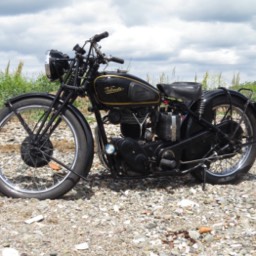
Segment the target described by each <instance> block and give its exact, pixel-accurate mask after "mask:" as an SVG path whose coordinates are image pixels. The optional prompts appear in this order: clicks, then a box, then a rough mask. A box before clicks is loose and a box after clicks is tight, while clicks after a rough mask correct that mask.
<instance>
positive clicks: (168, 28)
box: [0, 0, 256, 81]
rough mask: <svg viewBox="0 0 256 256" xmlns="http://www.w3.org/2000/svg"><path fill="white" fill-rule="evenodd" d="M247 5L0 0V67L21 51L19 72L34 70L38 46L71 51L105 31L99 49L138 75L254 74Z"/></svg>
mask: <svg viewBox="0 0 256 256" xmlns="http://www.w3.org/2000/svg"><path fill="white" fill-rule="evenodd" d="M20 2H22V4H20ZM255 13H256V5H255V4H254V0H244V1H243V2H241V1H238V0H232V1H230V0H226V1H222V0H216V1H210V2H209V1H208V2H207V1H204V0H193V1H192V0H186V1H185V0H173V1H171V2H170V1H168V0H160V1H158V2H157V3H156V2H155V1H153V0H144V1H139V2H138V1H135V0H130V1H122V2H120V1H119V0H104V1H103V0H95V1H84V0H73V1H59V0H57V1H49V0H45V1H32V0H27V1H18V0H17V1H14V0H13V1H12V0H10V1H1V3H0V23H1V29H0V52H1V57H2V60H1V62H0V70H3V69H4V68H5V67H6V64H7V62H8V60H9V59H10V60H11V64H12V65H15V63H17V62H18V61H19V60H20V59H23V60H25V66H24V69H25V70H26V73H28V74H29V72H31V73H34V72H35V71H36V70H38V72H42V71H43V68H44V54H45V52H46V50H48V49H51V48H53V49H58V50H61V51H63V52H66V53H68V54H69V55H70V56H72V48H73V46H74V45H75V44H76V43H79V44H80V45H82V44H83V42H84V41H85V40H86V39H88V38H89V37H91V36H93V35H94V34H97V33H101V32H103V31H109V32H110V37H109V38H107V39H105V40H104V41H102V42H101V43H100V44H101V45H102V50H103V52H106V53H107V54H111V55H113V56H117V57H121V58H124V59H125V60H126V64H125V65H124V68H125V67H127V66H129V67H130V70H131V72H134V73H135V75H138V76H141V77H142V78H143V77H144V78H145V77H146V76H147V74H149V73H150V74H151V75H152V76H153V77H158V76H159V74H161V73H162V72H165V73H167V74H170V73H172V70H173V69H174V68H175V69H176V72H177V73H179V78H180V79H186V80H190V79H193V78H194V76H195V74H204V73H205V72H206V71H210V72H211V71H212V72H226V73H227V74H228V75H227V76H230V74H231V76H232V74H233V73H234V72H237V71H240V72H241V77H242V78H244V79H251V80H254V73H253V71H254V69H255V64H254V59H255V58H254V57H255V56H256V50H255V47H254V45H256V30H255V28H256V25H255V24H256V15H254V14H255ZM116 66H117V65H112V66H111V67H113V68H115V67H116ZM229 79H230V81H231V79H232V78H229Z"/></svg>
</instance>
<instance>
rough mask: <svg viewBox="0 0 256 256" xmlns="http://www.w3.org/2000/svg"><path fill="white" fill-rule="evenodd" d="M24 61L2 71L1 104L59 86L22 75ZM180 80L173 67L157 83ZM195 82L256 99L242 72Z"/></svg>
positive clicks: (254, 88) (253, 86) (252, 85)
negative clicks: (251, 93) (225, 79)
mask: <svg viewBox="0 0 256 256" xmlns="http://www.w3.org/2000/svg"><path fill="white" fill-rule="evenodd" d="M23 65H24V63H23V62H20V63H19V65H18V67H17V68H16V70H14V72H10V62H9V63H8V64H7V66H6V68H5V70H4V71H0V106H2V105H3V103H4V102H5V101H6V100H7V99H8V98H10V97H13V96H16V95H19V94H22V93H28V92H54V91H56V90H57V88H58V83H52V82H50V81H49V80H48V79H47V78H46V76H45V75H43V74H41V75H39V76H38V77H37V78H36V79H34V80H33V79H28V78H26V77H24V76H23V75H22V69H23ZM147 80H148V82H150V83H153V81H152V80H153V79H152V77H150V76H149V75H147ZM175 80H179V79H178V78H177V76H176V70H175V68H173V70H172V72H171V77H169V76H168V75H166V74H165V73H162V74H160V76H159V78H158V81H157V83H159V82H160V83H171V82H172V81H175ZM194 81H195V82H199V83H202V85H203V88H204V89H214V88H217V87H228V88H231V89H233V90H239V89H241V88H246V89H249V90H252V91H253V92H254V93H253V96H252V98H253V99H254V100H256V93H255V92H256V81H254V82H245V83H240V74H239V73H237V74H234V76H233V79H232V81H231V83H230V84H227V83H226V82H225V81H224V79H223V78H222V74H221V73H220V74H217V75H211V74H210V73H209V72H205V74H204V77H203V78H202V80H201V81H200V80H199V79H198V77H197V75H195V77H194ZM242 93H244V94H246V95H249V92H248V91H242ZM76 104H77V105H78V106H79V107H82V108H85V107H86V106H87V104H85V102H84V100H82V99H81V100H79V101H78V102H77V103H76Z"/></svg>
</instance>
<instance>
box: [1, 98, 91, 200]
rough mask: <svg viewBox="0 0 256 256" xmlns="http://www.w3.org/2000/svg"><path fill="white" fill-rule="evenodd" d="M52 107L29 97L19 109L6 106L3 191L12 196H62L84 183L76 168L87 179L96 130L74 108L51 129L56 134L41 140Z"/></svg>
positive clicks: (2, 116)
mask: <svg viewBox="0 0 256 256" xmlns="http://www.w3.org/2000/svg"><path fill="white" fill-rule="evenodd" d="M51 103H52V101H51V100H48V99H43V98H36V97H35V98H29V99H23V100H20V101H18V102H16V103H15V104H14V105H13V109H15V111H13V110H11V109H10V108H8V107H6V108H4V109H3V110H2V111H1V113H0V191H1V192H2V193H4V194H5V195H7V196H11V197H25V198H32V197H33V198H38V199H46V198H51V199H53V198H57V197H60V196H62V195H63V194H65V193H67V192H68V191H69V190H71V189H72V188H73V187H74V186H75V185H76V183H77V182H78V181H79V177H78V176H77V175H76V174H74V173H73V172H71V170H73V171H74V172H76V173H78V174H79V175H82V176H86V175H87V174H88V172H89V170H90V167H91V163H92V158H93V150H92V148H93V143H92V136H91V132H90V130H89V129H88V130H84V129H83V127H82V126H81V124H80V122H79V120H78V119H77V117H76V116H75V115H74V114H73V112H72V111H70V110H69V109H66V110H65V111H64V113H63V114H61V116H60V119H59V121H55V122H54V123H53V124H52V125H51V128H50V130H51V132H49V131H50V130H48V132H47V133H46V134H44V135H43V136H39V137H38V136H36V134H37V131H38V129H39V127H40V125H41V123H42V120H43V118H44V116H45V115H46V112H47V111H48V110H49V109H50V106H51ZM48 119H49V118H48ZM47 123H48V122H46V124H47ZM54 125H56V127H54Z"/></svg>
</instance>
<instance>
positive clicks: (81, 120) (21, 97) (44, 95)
mask: <svg viewBox="0 0 256 256" xmlns="http://www.w3.org/2000/svg"><path fill="white" fill-rule="evenodd" d="M29 98H42V99H49V100H54V99H55V95H53V94H49V93H26V94H21V95H18V96H16V97H13V98H11V99H9V100H8V101H6V103H5V105H6V106H7V107H8V103H11V104H14V103H16V102H18V101H20V100H24V99H29ZM60 101H61V100H60ZM67 108H68V110H70V111H71V112H72V113H73V114H74V115H75V117H76V118H77V119H78V120H79V123H80V124H81V126H82V127H83V131H84V133H85V134H86V135H87V137H88V138H87V139H88V143H89V144H90V147H93V145H94V143H93V136H92V131H91V128H90V126H89V124H88V122H87V120H86V119H85V118H84V116H83V114H82V113H81V111H80V110H79V109H77V108H76V107H75V106H73V105H71V104H68V105H67ZM88 132H89V134H87V133H88Z"/></svg>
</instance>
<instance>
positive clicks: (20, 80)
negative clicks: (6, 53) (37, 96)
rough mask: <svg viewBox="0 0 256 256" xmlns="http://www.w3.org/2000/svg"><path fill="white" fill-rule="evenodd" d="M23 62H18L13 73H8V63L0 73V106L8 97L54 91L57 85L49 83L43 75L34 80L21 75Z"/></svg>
mask: <svg viewBox="0 0 256 256" xmlns="http://www.w3.org/2000/svg"><path fill="white" fill-rule="evenodd" d="M23 65H24V64H23V62H20V63H19V65H18V67H17V69H16V70H15V71H14V72H10V62H9V63H8V64H7V66H6V68H5V70H4V71H3V72H1V71H0V105H1V106H2V105H3V103H4V102H5V101H6V100H7V99H8V98H10V97H13V96H16V95H19V94H22V93H28V92H52V91H56V89H57V88H58V87H57V84H56V83H50V82H49V80H48V79H47V78H46V76H45V75H43V74H41V75H39V76H38V77H37V79H36V80H33V79H28V78H26V77H24V76H23V75H22V69H23Z"/></svg>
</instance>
